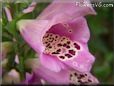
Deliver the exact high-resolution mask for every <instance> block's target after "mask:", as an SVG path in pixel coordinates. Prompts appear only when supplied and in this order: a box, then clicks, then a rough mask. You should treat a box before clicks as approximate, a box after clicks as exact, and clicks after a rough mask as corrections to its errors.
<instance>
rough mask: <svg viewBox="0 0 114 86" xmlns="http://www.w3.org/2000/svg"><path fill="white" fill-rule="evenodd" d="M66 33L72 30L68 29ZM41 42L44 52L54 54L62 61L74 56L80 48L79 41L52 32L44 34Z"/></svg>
mask: <svg viewBox="0 0 114 86" xmlns="http://www.w3.org/2000/svg"><path fill="white" fill-rule="evenodd" d="M61 29H62V28H61ZM68 33H71V34H72V30H69V29H68ZM43 44H44V46H45V51H44V53H45V54H48V55H51V56H55V57H57V58H58V59H60V60H62V61H66V60H71V59H73V58H76V56H77V54H78V52H79V51H80V50H81V46H80V44H79V43H77V42H74V41H72V40H71V39H70V38H69V37H66V36H60V35H59V34H55V33H52V32H47V33H46V34H45V35H44V37H43Z"/></svg>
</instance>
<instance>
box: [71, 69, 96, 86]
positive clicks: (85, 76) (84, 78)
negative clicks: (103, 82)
mask: <svg viewBox="0 0 114 86" xmlns="http://www.w3.org/2000/svg"><path fill="white" fill-rule="evenodd" d="M95 82H98V81H97V80H96V79H95V78H94V77H93V76H92V75H90V74H89V73H81V72H76V71H72V72H71V73H70V83H71V84H94V83H95Z"/></svg>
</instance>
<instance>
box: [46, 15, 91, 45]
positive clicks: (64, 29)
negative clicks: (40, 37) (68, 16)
mask: <svg viewBox="0 0 114 86" xmlns="http://www.w3.org/2000/svg"><path fill="white" fill-rule="evenodd" d="M70 30H71V32H69V31H70ZM48 32H50V33H54V34H58V35H60V36H66V37H69V38H70V39H71V40H72V41H78V42H81V43H87V42H88V40H89V38H90V32H89V28H88V25H87V22H86V19H85V18H83V17H79V18H75V19H74V20H72V21H69V22H68V23H63V24H62V23H59V24H56V25H54V26H53V27H51V28H50V29H49V31H48Z"/></svg>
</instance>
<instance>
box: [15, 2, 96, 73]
mask: <svg viewBox="0 0 114 86" xmlns="http://www.w3.org/2000/svg"><path fill="white" fill-rule="evenodd" d="M87 1H88V0H87ZM88 3H89V1H88ZM87 14H96V13H95V11H94V10H93V8H92V7H79V6H76V4H75V1H74V0H72V1H70V2H63V3H61V2H60V1H54V2H52V3H51V4H50V5H49V6H48V7H47V8H46V9H45V10H44V11H43V12H42V13H41V14H40V15H39V16H38V17H37V19H34V20H20V21H19V22H18V23H17V25H18V28H19V30H20V33H21V35H22V36H23V38H24V39H25V41H26V42H27V43H28V44H29V45H30V46H31V47H32V48H33V49H34V50H35V51H36V52H37V53H38V54H39V57H40V61H41V63H42V65H43V66H45V67H46V68H48V69H50V70H52V71H55V72H59V71H60V70H61V69H66V66H69V67H71V68H74V69H76V70H78V71H81V72H87V71H90V69H91V66H92V64H93V62H94V60H95V59H94V57H93V56H92V55H91V53H90V52H89V50H88V46H87V42H88V40H89V37H90V33H89V29H88V25H87V22H86V19H85V18H84V16H85V15H87Z"/></svg>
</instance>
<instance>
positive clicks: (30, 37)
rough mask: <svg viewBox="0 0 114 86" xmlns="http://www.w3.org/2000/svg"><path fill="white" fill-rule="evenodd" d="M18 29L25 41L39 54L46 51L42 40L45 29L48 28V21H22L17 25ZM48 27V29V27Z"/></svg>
mask: <svg viewBox="0 0 114 86" xmlns="http://www.w3.org/2000/svg"><path fill="white" fill-rule="evenodd" d="M17 25H18V28H19V30H20V32H21V34H22V36H23V38H24V39H25V41H26V42H27V43H28V44H29V45H30V46H31V47H32V48H33V49H34V50H35V51H36V52H37V53H41V52H43V50H44V46H43V43H42V38H43V35H44V31H45V28H47V27H48V21H47V20H39V21H36V20H21V21H19V22H18V23H17ZM46 26H47V27H46Z"/></svg>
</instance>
